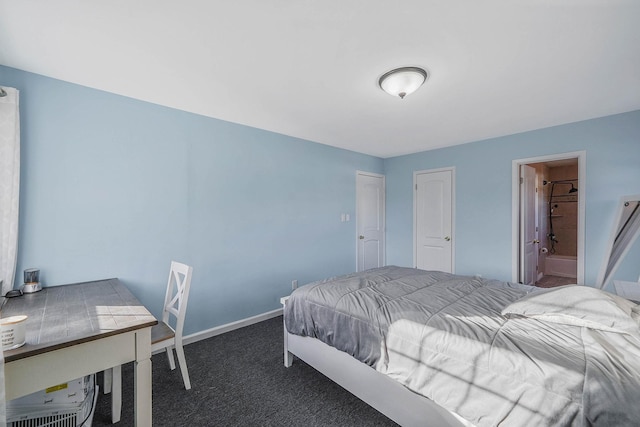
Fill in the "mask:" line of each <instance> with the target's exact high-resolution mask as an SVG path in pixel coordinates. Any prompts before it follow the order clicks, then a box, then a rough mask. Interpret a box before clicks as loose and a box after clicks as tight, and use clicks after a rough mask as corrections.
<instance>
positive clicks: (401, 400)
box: [280, 297, 472, 427]
mask: <svg viewBox="0 0 640 427" xmlns="http://www.w3.org/2000/svg"><path fill="white" fill-rule="evenodd" d="M287 299H288V297H284V298H282V299H281V300H280V302H281V303H282V304H283V306H284V305H285V304H286V301H287ZM293 356H296V357H298V358H300V359H302V360H303V361H304V362H306V363H307V364H309V365H310V366H312V367H313V368H314V369H316V370H317V371H319V372H320V373H322V374H324V375H325V376H326V377H328V378H329V379H331V380H332V381H334V382H336V383H337V384H338V385H340V386H342V387H343V388H345V389H346V390H347V391H349V392H350V393H351V394H353V395H355V396H356V397H358V398H360V399H361V400H363V401H364V402H365V403H367V404H368V405H370V406H372V407H373V408H374V409H376V410H378V411H380V412H382V413H383V414H384V415H386V416H387V417H389V418H390V419H392V420H393V421H395V422H396V423H398V424H400V425H401V426H425V425H428V426H429V427H461V426H465V427H468V426H472V424H471V423H469V422H468V421H466V420H464V419H463V418H461V417H459V416H458V415H455V414H453V413H451V412H449V411H447V410H446V409H444V408H442V407H441V406H439V405H437V404H436V403H434V402H433V401H432V400H430V399H427V398H426V397H424V396H421V395H419V394H417V393H414V392H412V391H411V390H409V389H408V388H406V387H405V386H403V385H402V384H400V383H399V382H397V381H395V380H393V379H391V378H390V377H388V376H386V375H384V374H382V373H380V372H378V371H376V370H375V369H373V368H372V367H370V366H368V365H366V364H364V363H362V362H360V361H359V360H357V359H355V358H353V357H351V356H349V355H348V354H347V353H345V352H343V351H340V350H337V349H335V348H333V347H331V346H329V345H327V344H325V343H323V342H322V341H320V340H318V339H315V338H310V337H302V336H299V335H293V334H290V333H289V332H288V331H287V327H286V325H285V326H284V366H286V367H287V368H289V367H291V365H292V364H293Z"/></svg>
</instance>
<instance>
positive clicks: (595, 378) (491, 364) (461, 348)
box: [285, 267, 640, 426]
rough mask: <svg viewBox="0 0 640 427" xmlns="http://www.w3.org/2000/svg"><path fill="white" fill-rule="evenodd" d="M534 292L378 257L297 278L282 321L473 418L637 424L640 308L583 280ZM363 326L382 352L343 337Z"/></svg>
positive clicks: (487, 422) (479, 421)
mask: <svg viewBox="0 0 640 427" xmlns="http://www.w3.org/2000/svg"><path fill="white" fill-rule="evenodd" d="M436 278H437V280H435V279H436ZM394 282H397V283H396V284H395V285H394ZM421 282H422V283H425V285H424V286H421V285H420V284H419V283H421ZM337 283H338V284H339V283H342V285H337ZM326 289H328V290H329V292H328V293H325V292H324V290H326ZM340 289H342V291H340ZM531 290H532V288H530V287H525V286H521V285H517V284H508V283H502V282H497V281H486V280H482V279H477V278H471V277H463V276H453V275H447V274H446V273H440V272H421V271H420V270H416V269H403V268H400V267H383V268H382V269H375V270H370V271H368V272H364V274H360V273H358V274H357V275H348V276H343V277H341V278H337V282H328V283H314V284H311V285H309V286H308V287H301V288H300V289H299V291H300V292H295V293H294V294H292V298H290V300H289V301H288V303H287V308H286V310H285V322H286V325H287V330H288V331H289V332H291V333H298V334H301V335H309V336H314V337H317V338H320V339H323V341H325V342H327V341H330V342H328V343H329V344H331V345H334V346H337V347H338V348H339V349H342V350H343V351H347V352H349V353H351V354H352V355H354V357H357V358H359V359H361V360H362V357H363V355H364V357H365V358H368V360H364V361H365V362H366V363H369V364H371V365H373V366H375V367H376V369H377V370H379V371H380V372H382V373H384V374H386V375H389V376H390V377H392V378H394V379H396V380H397V381H399V382H401V383H402V384H404V385H405V386H407V387H408V388H409V389H411V390H413V391H415V392H417V393H420V394H422V395H424V396H426V397H428V398H430V399H432V400H433V401H435V402H436V403H438V404H439V405H441V406H443V407H444V408H446V409H448V410H450V411H453V412H455V413H457V414H459V415H461V416H462V417H464V418H465V419H467V420H469V421H471V422H472V423H474V424H476V425H477V426H497V425H504V426H568V425H571V426H590V425H599V426H626V425H629V426H637V425H640V338H639V337H640V329H639V324H638V318H639V316H638V313H640V310H639V309H638V306H636V305H635V304H633V303H630V302H628V301H626V300H622V299H617V297H615V296H611V295H610V294H606V293H604V292H602V291H598V290H595V289H592V288H586V287H582V286H569V287H563V288H560V289H556V290H550V291H546V292H535V293H530V291H531ZM297 293H298V294H299V295H296V294H297ZM611 297H613V298H611ZM296 300H298V303H297V304H296V303H295V301H296ZM300 301H305V302H300ZM292 302H293V303H292ZM352 309H353V310H352ZM349 310H352V311H351V312H349ZM329 311H335V312H336V314H337V318H339V319H340V320H338V321H335V320H331V319H330V316H329V314H328V313H329ZM310 313H311V314H310ZM305 319H306V321H309V322H311V323H308V324H307V326H304V327H300V326H295V324H296V322H299V321H304V320H305ZM346 319H351V322H352V323H353V324H355V325H356V326H347V325H348V322H347V320H346ZM323 322H324V325H323ZM365 324H366V325H367V326H366V327H365V326H363V325H365ZM325 325H326V326H325ZM290 326H291V327H290ZM345 328H346V330H344V329H345ZM362 331H364V332H365V333H364V334H361V335H362V336H363V337H365V338H366V337H369V338H371V336H374V337H375V338H374V339H375V340H377V341H376V345H377V347H378V351H373V350H371V348H373V346H372V345H369V344H353V343H348V342H347V341H348V340H347V338H346V335H355V334H360V332H362ZM327 337H329V338H328V339H327ZM360 338H362V337H360ZM340 347H342V348H340ZM360 347H362V348H365V349H367V348H368V347H370V348H369V349H368V350H366V351H364V353H363V352H360V351H359V350H360Z"/></svg>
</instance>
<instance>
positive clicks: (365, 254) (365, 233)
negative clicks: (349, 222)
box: [356, 172, 385, 271]
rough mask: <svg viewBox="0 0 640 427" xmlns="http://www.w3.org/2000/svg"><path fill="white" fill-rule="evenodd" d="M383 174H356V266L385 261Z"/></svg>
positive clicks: (378, 265)
mask: <svg viewBox="0 0 640 427" xmlns="http://www.w3.org/2000/svg"><path fill="white" fill-rule="evenodd" d="M384 191H385V190H384V175H378V174H374V173H367V172H358V173H357V174H356V232H357V235H356V242H357V243H356V258H357V260H358V261H357V264H358V265H357V270H358V271H362V270H367V269H369V268H376V267H382V266H383V265H384V252H385V242H384V237H385V236H384V232H385V219H384V211H385V200H384Z"/></svg>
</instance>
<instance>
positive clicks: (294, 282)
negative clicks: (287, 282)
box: [291, 280, 298, 291]
mask: <svg viewBox="0 0 640 427" xmlns="http://www.w3.org/2000/svg"><path fill="white" fill-rule="evenodd" d="M297 288H298V281H297V280H292V281H291V290H292V291H295V290H296V289H297Z"/></svg>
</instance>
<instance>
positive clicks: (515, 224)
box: [511, 150, 587, 285]
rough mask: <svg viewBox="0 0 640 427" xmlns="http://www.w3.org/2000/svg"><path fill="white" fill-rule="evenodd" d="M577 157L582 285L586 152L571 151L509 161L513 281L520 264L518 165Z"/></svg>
mask: <svg viewBox="0 0 640 427" xmlns="http://www.w3.org/2000/svg"><path fill="white" fill-rule="evenodd" d="M576 158H577V159H578V182H579V185H580V187H581V191H580V193H579V196H578V227H577V228H578V230H577V231H578V253H577V264H578V271H577V276H578V277H577V278H576V281H577V284H578V285H584V264H585V262H584V261H585V245H584V242H585V233H586V231H585V230H586V227H585V224H586V222H585V205H586V199H587V197H586V191H584V190H582V188H586V184H587V152H586V151H584V150H582V151H573V152H569V153H560V154H549V155H546V156H539V157H529V158H526V159H516V160H513V161H512V163H511V182H512V184H511V280H512V281H513V282H515V283H517V282H518V280H519V264H520V256H519V253H520V166H521V165H526V164H529V163H543V162H550V161H554V160H566V159H576Z"/></svg>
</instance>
